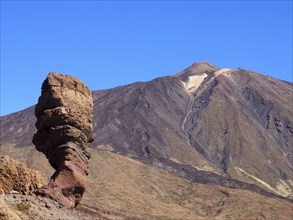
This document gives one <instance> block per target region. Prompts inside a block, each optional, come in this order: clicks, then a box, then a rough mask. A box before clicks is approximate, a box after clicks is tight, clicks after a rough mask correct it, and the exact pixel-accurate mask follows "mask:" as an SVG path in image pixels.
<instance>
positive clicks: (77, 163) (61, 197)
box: [33, 73, 93, 208]
mask: <svg viewBox="0 0 293 220" xmlns="http://www.w3.org/2000/svg"><path fill="white" fill-rule="evenodd" d="M92 110H93V100H92V96H91V92H90V90H89V89H88V88H87V86H86V85H85V84H84V83H83V82H81V81H80V80H79V79H77V78H75V77H72V76H68V75H63V74H58V73H50V74H49V75H48V77H47V78H46V80H45V81H44V83H43V85H42V94H41V96H40V98H39V101H38V104H37V105H36V107H35V115H36V117H37V122H36V128H37V133H36V134H35V135H34V137H33V143H34V145H35V146H36V148H37V150H39V151H41V152H43V153H44V154H45V155H46V157H47V158H48V160H49V162H50V164H51V166H52V167H53V168H54V169H55V170H56V172H55V173H54V174H53V176H52V177H51V180H50V182H49V184H48V185H47V186H45V187H44V188H42V189H40V190H38V192H37V193H38V194H41V195H44V196H47V197H50V198H52V199H54V200H56V201H58V202H59V203H60V204H62V205H64V206H65V207H68V208H72V207H75V206H77V205H78V204H79V202H80V200H81V197H82V195H83V193H84V191H85V189H86V187H87V175H88V160H89V158H90V155H89V153H88V152H87V150H86V149H87V148H88V147H89V144H90V142H92V141H93V126H92Z"/></svg>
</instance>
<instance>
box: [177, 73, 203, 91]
mask: <svg viewBox="0 0 293 220" xmlns="http://www.w3.org/2000/svg"><path fill="white" fill-rule="evenodd" d="M207 76H208V75H207V74H206V73H203V74H202V75H195V76H190V77H188V80H187V82H182V83H183V85H184V87H185V89H186V90H187V91H188V92H189V93H192V92H195V91H196V90H197V89H198V87H199V86H200V84H201V83H202V81H203V80H204V78H206V77H207Z"/></svg>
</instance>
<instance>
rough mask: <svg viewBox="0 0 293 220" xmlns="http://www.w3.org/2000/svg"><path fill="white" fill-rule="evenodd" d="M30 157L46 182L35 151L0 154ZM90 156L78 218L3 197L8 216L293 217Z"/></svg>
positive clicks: (269, 203)
mask: <svg viewBox="0 0 293 220" xmlns="http://www.w3.org/2000/svg"><path fill="white" fill-rule="evenodd" d="M28 152H33V156H30V157H31V160H34V163H33V164H31V166H32V167H34V168H37V169H39V170H40V171H41V172H42V173H43V174H47V175H48V176H49V175H50V172H48V171H47V170H46V169H47V167H45V166H40V164H42V163H43V164H44V155H43V154H41V153H39V152H37V151H36V149H35V148H34V147H27V148H19V147H18V148H17V147H11V146H4V147H1V148H0V154H3V153H6V154H8V155H10V156H14V157H15V156H16V155H18V156H19V155H22V156H20V157H19V159H20V160H21V161H22V162H26V158H28V156H27V155H26V154H27V153H28ZM90 153H91V155H92V158H91V159H92V163H90V164H89V168H90V175H89V183H90V185H89V188H88V190H87V191H86V192H85V194H84V197H83V199H82V201H81V204H80V205H79V206H78V207H77V210H78V211H79V212H77V211H74V212H73V213H72V212H69V211H68V210H65V209H60V208H59V209H58V206H57V205H56V203H54V202H50V201H49V200H48V199H44V198H43V199H41V198H40V197H26V196H22V195H19V196H17V197H16V199H13V196H14V197H15V195H5V196H4V197H3V201H4V202H6V203H7V205H8V207H9V208H10V209H11V210H12V211H14V212H16V213H18V214H22V215H27V216H30V218H34V219H48V218H50V219H59V218H60V217H61V218H62V219H112V220H113V219H116V220H118V219H129V220H140V219H170V220H171V219H174V220H178V219H190V220H193V219H288V220H289V219H291V216H292V215H293V209H292V203H289V202H287V201H284V200H281V199H277V198H271V197H267V196H263V195H260V194H258V193H255V192H251V191H249V190H243V189H230V188H227V187H222V186H217V185H210V184H198V183H192V182H190V181H187V180H184V179H182V178H179V177H177V176H174V175H172V174H170V173H169V172H166V171H163V170H161V169H158V168H157V167H155V166H149V165H146V164H144V163H141V162H139V161H137V160H133V159H131V158H129V157H126V156H122V155H118V154H116V153H113V152H109V151H105V150H96V149H91V151H90ZM51 173H52V171H51ZM0 175H1V174H0ZM17 204H24V205H25V204H31V207H30V208H29V209H28V210H26V211H23V212H22V213H21V212H20V211H19V210H16V208H15V207H17ZM0 206H1V195H0ZM38 207H39V208H38ZM1 211H2V210H1V207H0V212H1ZM48 215H49V217H48ZM50 215H51V217H50ZM32 216H34V217H32ZM36 216H38V217H39V218H36ZM40 216H44V218H40ZM27 219H29V218H27Z"/></svg>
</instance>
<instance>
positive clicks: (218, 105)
mask: <svg viewBox="0 0 293 220" xmlns="http://www.w3.org/2000/svg"><path fill="white" fill-rule="evenodd" d="M93 98H94V133H95V141H94V143H93V147H94V148H95V147H96V148H106V149H112V150H114V151H116V152H119V153H122V154H126V155H128V156H132V157H135V158H137V159H139V160H142V161H145V162H150V163H154V164H156V165H158V166H160V167H164V168H166V169H168V170H169V171H174V172H176V173H177V174H179V175H181V176H184V177H188V178H189V179H194V178H192V176H193V175H194V176H196V175H197V174H196V172H197V170H202V171H208V172H213V173H216V174H218V175H221V176H223V178H224V180H225V181H227V178H228V179H229V178H233V179H235V180H237V181H242V182H247V183H253V184H256V185H258V186H260V187H262V188H263V189H265V190H268V191H271V192H274V193H275V194H278V195H282V196H287V197H291V196H292V192H291V189H292V186H293V177H292V162H293V160H292V145H293V139H292V136H293V119H292V115H293V106H292V103H293V102H292V101H293V100H292V98H293V85H292V83H288V82H284V81H280V80H277V79H274V78H270V77H266V76H263V75H260V74H257V73H255V72H252V71H246V70H242V69H219V68H217V67H215V66H213V65H211V64H209V63H196V64H193V65H192V66H191V67H189V68H187V69H185V70H184V71H182V72H181V73H178V74H177V75H175V76H167V77H162V78H157V79H154V80H152V81H150V82H146V83H134V84H130V85H126V86H121V87H117V88H114V89H109V90H103V91H94V92H93ZM15 117H18V118H19V119H18V121H17V122H16V121H15ZM34 122H35V120H34V119H33V112H32V109H27V110H24V111H22V112H18V113H15V114H12V115H8V116H5V117H1V144H4V143H11V142H13V143H15V144H17V145H23V146H25V145H28V144H30V143H29V140H30V139H31V137H32V134H33V133H34V131H35V130H34V128H33V123H34ZM15 137H16V138H15ZM23 137H24V138H25V139H24V138H23ZM170 164H172V165H170ZM184 166H188V167H189V168H188V172H184V169H185V168H184ZM191 170H193V171H194V174H192V172H193V171H191ZM217 178H218V177H217ZM217 178H214V177H213V178H212V177H211V179H217ZM194 181H196V180H194ZM198 181H199V180H198ZM211 181H212V180H211ZM214 181H215V182H219V181H220V180H214ZM221 181H222V180H221ZM199 182H200V181H199ZM226 185H229V184H226ZM230 185H233V184H232V183H231V184H230ZM240 185H241V184H240ZM244 188H245V187H244ZM290 194H291V196H290Z"/></svg>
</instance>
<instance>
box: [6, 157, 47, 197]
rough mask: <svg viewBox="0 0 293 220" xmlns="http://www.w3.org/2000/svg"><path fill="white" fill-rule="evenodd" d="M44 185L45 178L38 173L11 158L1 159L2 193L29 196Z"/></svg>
mask: <svg viewBox="0 0 293 220" xmlns="http://www.w3.org/2000/svg"><path fill="white" fill-rule="evenodd" d="M43 184H44V180H43V177H42V176H41V174H40V173H39V172H38V171H35V170H31V169H29V168H28V167H27V166H26V165H25V164H23V163H20V162H18V161H16V160H13V159H12V158H10V157H7V156H1V157H0V193H1V192H4V193H10V192H13V191H14V192H15V191H17V192H20V193H22V194H25V195H27V194H31V193H32V192H33V191H34V190H36V189H38V188H40V187H42V186H43Z"/></svg>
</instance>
